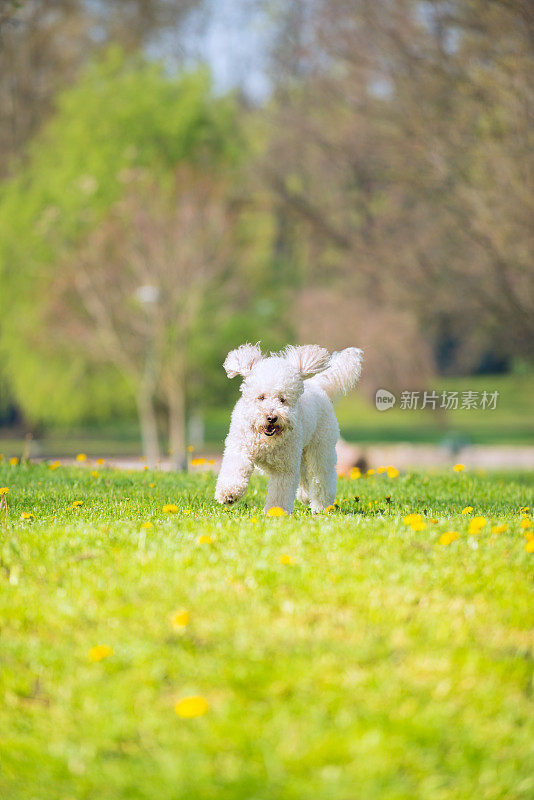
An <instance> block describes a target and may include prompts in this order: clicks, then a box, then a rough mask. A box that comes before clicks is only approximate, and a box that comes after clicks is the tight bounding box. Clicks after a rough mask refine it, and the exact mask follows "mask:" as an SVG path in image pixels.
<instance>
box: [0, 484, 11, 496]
mask: <svg viewBox="0 0 534 800" xmlns="http://www.w3.org/2000/svg"><path fill="white" fill-rule="evenodd" d="M2 494H9V488H8V487H7V486H2V487H0V495H2Z"/></svg>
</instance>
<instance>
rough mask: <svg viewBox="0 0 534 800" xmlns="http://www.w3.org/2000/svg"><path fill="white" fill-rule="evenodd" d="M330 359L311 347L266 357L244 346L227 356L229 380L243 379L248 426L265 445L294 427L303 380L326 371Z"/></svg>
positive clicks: (287, 349)
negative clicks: (237, 377)
mask: <svg viewBox="0 0 534 800" xmlns="http://www.w3.org/2000/svg"><path fill="white" fill-rule="evenodd" d="M329 358H330V354H329V353H328V351H327V350H325V349H324V348H322V347H319V346H318V345H314V344H310V345H304V346H302V347H292V346H289V347H286V349H285V350H283V351H282V352H281V353H271V355H269V356H263V354H262V352H261V350H260V348H259V345H258V344H256V345H252V344H244V345H241V347H238V348H237V350H232V351H231V352H230V353H228V355H227V357H226V360H225V362H224V368H225V370H226V374H227V375H228V377H229V378H234V377H235V376H236V375H241V376H242V377H243V378H244V380H243V383H242V384H241V393H242V395H243V400H244V401H245V406H246V410H247V416H248V418H249V421H250V425H251V427H252V428H253V429H254V431H255V432H256V433H258V434H260V435H261V436H262V438H263V437H265V440H266V441H267V440H268V439H270V438H271V437H274V438H276V437H278V436H281V435H282V434H283V433H284V431H286V430H290V429H291V428H292V427H293V424H294V421H295V414H296V407H297V403H298V400H299V398H300V396H301V394H302V392H303V391H304V384H303V380H304V378H306V377H308V376H310V375H313V374H314V373H316V372H321V370H323V369H325V367H326V366H327V364H328V360H329Z"/></svg>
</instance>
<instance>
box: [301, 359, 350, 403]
mask: <svg viewBox="0 0 534 800" xmlns="http://www.w3.org/2000/svg"><path fill="white" fill-rule="evenodd" d="M362 360H363V351H362V350H360V349H359V348H358V347H347V349H346V350H342V351H341V352H340V353H333V354H332V357H331V358H330V361H329V363H328V366H327V368H326V369H325V370H324V372H320V373H319V374H318V375H314V376H313V378H309V379H308V380H307V381H306V383H311V384H313V385H314V386H318V387H320V388H321V389H323V390H324V391H325V392H326V394H327V395H328V397H329V398H330V400H331V401H332V402H335V401H336V400H337V399H338V398H339V397H340V396H341V395H343V394H347V392H350V390H351V389H352V388H353V387H354V386H355V384H356V382H357V380H358V378H359V377H360V373H361V371H362Z"/></svg>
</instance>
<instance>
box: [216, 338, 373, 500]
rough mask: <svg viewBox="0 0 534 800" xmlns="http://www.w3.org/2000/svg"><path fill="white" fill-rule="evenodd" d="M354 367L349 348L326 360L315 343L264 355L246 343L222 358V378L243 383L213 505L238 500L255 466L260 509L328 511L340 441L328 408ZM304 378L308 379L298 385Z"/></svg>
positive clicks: (355, 372) (355, 352)
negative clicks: (261, 489)
mask: <svg viewBox="0 0 534 800" xmlns="http://www.w3.org/2000/svg"><path fill="white" fill-rule="evenodd" d="M361 361H362V351H361V350H359V349H358V348H356V347H349V348H347V349H346V350H343V351H342V352H341V353H334V355H333V356H332V357H330V356H329V354H328V352H327V351H326V350H324V349H323V348H322V347H318V345H305V346H303V347H293V346H289V347H287V348H286V349H285V350H284V351H282V352H281V353H279V354H271V355H270V356H268V357H263V356H262V354H261V350H260V348H259V346H258V345H251V344H245V345H242V346H241V347H238V348H237V350H232V352H230V353H228V356H227V357H226V360H225V362H224V368H225V369H226V372H227V374H228V377H230V378H231V377H234V376H235V375H242V376H243V377H244V378H245V379H244V381H243V383H242V384H241V398H240V399H239V400H238V401H237V403H236V405H235V407H234V410H233V412H232V419H231V422H230V431H229V433H228V436H227V437H226V446H225V451H224V457H223V461H222V465H221V470H220V472H219V477H218V480H217V487H216V490H215V499H216V500H218V501H219V503H225V504H226V505H232V504H233V503H235V502H236V501H237V500H239V498H240V497H242V496H243V495H244V493H245V491H246V489H247V486H248V482H249V479H250V476H251V474H252V471H253V469H254V467H255V466H256V467H259V468H260V469H262V470H263V471H264V472H266V473H267V474H268V475H269V479H270V480H269V488H268V492H267V500H266V503H265V511H268V510H269V509H270V508H273V507H275V506H280V507H281V508H283V509H284V510H285V511H287V512H288V513H291V511H292V510H293V504H294V502H295V496H297V498H298V500H300V501H301V502H303V503H309V504H310V507H311V509H312V511H321V510H322V509H324V508H326V506H329V505H331V504H332V503H333V502H334V500H335V497H336V482H337V474H336V442H337V440H338V438H339V427H338V423H337V419H336V415H335V413H334V408H333V405H332V402H333V401H334V400H335V399H336V398H337V396H338V395H340V394H342V393H344V392H347V391H349V389H352V387H353V386H354V384H355V383H356V381H357V380H358V377H359V375H360V371H361ZM315 373H318V374H315ZM308 375H313V377H311V378H309V379H308V380H304V378H305V377H306V376H308ZM297 490H298V493H297Z"/></svg>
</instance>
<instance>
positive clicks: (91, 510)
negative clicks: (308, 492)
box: [0, 462, 534, 800]
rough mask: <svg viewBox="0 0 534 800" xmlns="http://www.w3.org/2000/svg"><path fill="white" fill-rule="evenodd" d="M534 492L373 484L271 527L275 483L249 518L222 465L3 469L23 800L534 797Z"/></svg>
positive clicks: (11, 790) (14, 721)
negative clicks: (532, 513)
mask: <svg viewBox="0 0 534 800" xmlns="http://www.w3.org/2000/svg"><path fill="white" fill-rule="evenodd" d="M151 483H153V484H155V485H154V486H153V487H151V486H150V484H151ZM533 485H534V475H532V474H529V475H520V474H518V475H515V476H514V475H511V476H510V475H508V476H503V475H492V476H487V477H484V476H475V475H470V474H466V473H459V474H456V473H447V474H435V475H429V474H427V475H424V474H419V475H418V474H412V475H405V476H401V477H399V478H397V479H389V478H384V477H382V476H374V477H372V478H366V479H360V480H358V481H352V482H349V481H340V484H339V491H338V500H339V502H340V505H339V508H338V509H337V510H335V511H334V512H332V513H331V514H325V515H317V516H312V515H310V514H309V512H308V511H307V510H305V509H303V508H302V507H299V508H298V509H297V511H296V513H295V515H294V516H293V517H292V518H280V519H266V518H265V517H263V516H262V514H261V512H260V507H261V503H262V501H263V498H264V492H265V485H264V483H263V481H262V480H261V479H255V480H254V481H253V483H252V486H251V488H250V490H249V493H248V494H247V497H246V500H245V502H244V503H242V504H240V505H239V506H237V507H236V508H235V510H233V511H227V510H225V509H221V508H219V507H216V506H215V504H214V503H213V501H212V494H213V487H214V478H213V476H211V475H209V474H203V475H177V474H168V473H167V474H161V473H152V472H140V473H130V472H119V471H112V470H109V471H108V470H105V469H101V470H100V471H99V475H98V477H93V476H91V470H90V468H87V469H83V468H76V469H66V468H63V467H61V468H59V469H58V470H56V471H51V470H49V469H48V468H47V467H46V466H43V465H41V466H35V465H31V464H27V465H22V466H17V467H10V466H9V465H7V464H5V462H4V464H0V487H1V486H8V487H9V488H10V492H9V495H8V509H7V514H4V511H0V531H1V540H0V545H1V547H0V554H1V561H0V605H1V611H0V620H1V622H0V625H1V630H0V653H1V663H2V668H1V673H0V676H1V677H0V682H1V686H0V698H1V699H0V797H2V798H10V800H34V799H36V798H38V800H59V799H61V800H82V799H84V800H85V799H89V798H90V799H91V800H92V799H93V798H94V799H95V800H96V799H97V798H98V800H123V799H124V800H138V799H139V800H141V799H142V800H193V799H194V800H204V798H207V799H210V800H211V799H212V798H213V800H216V799H217V800H219V798H242V799H243V800H278V799H280V800H307V799H308V798H318V800H360V798H361V799H362V800H384V799H385V800H390V798H391V799H392V800H401V799H402V800H419V799H421V800H422V799H424V800H445V798H447V800H449V798H462V800H473V798H477V800H493V799H497V798H502V800H504V798H506V799H507V800H510V798H525V799H526V798H532V796H533V795H534V771H533V763H534V760H533V759H534V747H533V742H534V714H533V711H534V709H533V696H532V693H533V688H534V687H533V674H532V673H533V669H532V668H533V663H534V662H533V636H532V623H533V621H534V620H533V597H532V565H533V563H534V555H530V554H529V553H528V552H527V551H526V549H525V542H526V538H525V535H524V531H523V530H522V529H521V527H520V519H521V517H520V514H519V508H520V506H525V505H527V506H531V505H532V487H533ZM74 500H82V501H83V505H82V506H80V507H78V508H69V506H71V504H72V502H73V501H74ZM344 500H347V502H344ZM169 502H174V503H176V504H177V505H178V506H179V508H180V511H179V513H177V514H174V515H167V514H164V513H163V511H162V506H163V505H164V504H165V503H169ZM466 505H471V506H473V509H474V510H473V515H484V516H485V517H486V518H487V520H488V524H487V525H486V527H485V528H484V529H483V530H482V532H481V533H480V534H479V535H478V536H471V535H469V534H468V533H467V525H468V519H469V517H468V516H462V514H461V510H462V508H463V507H464V506H466ZM22 512H28V513H32V514H33V515H34V518H32V519H31V520H30V521H22V520H21V519H20V516H21V513H22ZM188 512H189V513H188ZM408 512H418V513H421V514H422V515H423V516H424V517H425V519H426V522H427V524H426V527H425V529H424V530H421V531H413V530H411V529H410V528H409V527H408V526H406V525H405V524H403V517H404V516H405V515H406V514H407V513H408ZM254 516H256V517H257V522H254V520H253V517H254ZM431 518H437V519H438V520H439V522H438V523H437V524H433V523H430V519H431ZM145 521H151V522H152V523H153V527H152V528H150V529H148V530H146V529H143V528H142V527H141V525H142V523H143V522H145ZM493 523H507V524H508V525H509V529H508V530H507V531H506V532H505V533H501V534H499V535H496V534H492V533H491V531H490V525H491V524H493ZM451 529H454V530H457V531H458V532H459V533H460V538H459V539H458V540H457V541H455V542H454V543H453V544H451V545H450V546H448V547H447V546H442V545H440V544H438V539H439V537H440V535H441V534H442V533H443V532H444V531H448V530H451ZM200 535H203V536H210V537H211V538H212V542H211V543H204V544H201V543H199V542H198V538H199V536H200ZM282 555H288V556H290V557H291V559H292V561H293V563H290V564H284V563H281V561H280V557H281V556H282ZM177 609H187V610H188V611H189V613H190V622H189V625H188V626H187V628H185V630H183V631H182V632H179V631H176V630H174V629H173V627H172V625H171V624H170V617H171V615H172V613H173V612H174V611H176V610H177ZM95 645H107V646H109V647H110V648H112V649H113V653H112V655H110V656H109V657H108V658H105V659H104V660H102V661H99V662H95V663H93V662H91V660H90V658H89V651H90V649H91V648H92V647H93V646H95ZM189 695H202V696H204V697H205V698H206V699H207V701H208V703H209V710H208V712H207V713H206V714H205V715H204V716H202V717H198V718H195V719H183V718H180V717H179V716H177V715H176V713H175V711H174V706H175V704H176V702H177V701H178V700H179V699H180V698H182V697H184V696H189Z"/></svg>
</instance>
